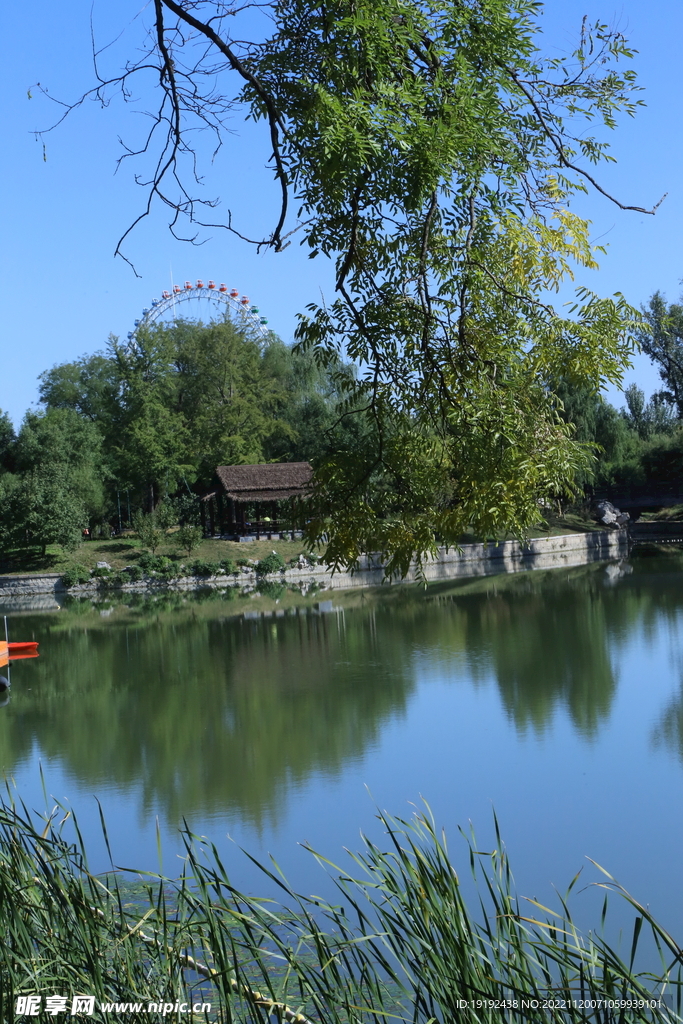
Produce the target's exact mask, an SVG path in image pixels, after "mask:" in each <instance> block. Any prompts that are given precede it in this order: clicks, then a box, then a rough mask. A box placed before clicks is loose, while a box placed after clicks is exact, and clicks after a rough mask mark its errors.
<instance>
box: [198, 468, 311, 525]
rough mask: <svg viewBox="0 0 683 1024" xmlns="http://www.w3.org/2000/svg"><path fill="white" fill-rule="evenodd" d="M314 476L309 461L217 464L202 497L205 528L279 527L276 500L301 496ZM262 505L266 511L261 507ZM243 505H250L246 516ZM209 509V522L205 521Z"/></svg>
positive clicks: (286, 499)
mask: <svg viewBox="0 0 683 1024" xmlns="http://www.w3.org/2000/svg"><path fill="white" fill-rule="evenodd" d="M312 477H313V470H312V468H311V464H310V463H309V462H271V463H266V464H263V465H256V466H217V467H216V471H215V473H214V477H213V481H212V484H211V490H210V491H209V492H208V494H205V495H204V496H203V497H202V506H203V509H205V510H206V512H205V516H204V525H205V529H206V528H207V526H208V528H209V531H210V532H211V534H213V533H215V532H216V527H218V532H219V533H221V534H226V533H227V534H236V535H238V536H243V535H244V534H246V533H249V532H255V533H256V534H257V535H259V534H260V533H264V532H270V531H271V529H275V530H277V529H278V526H277V525H276V521H277V520H278V515H277V508H276V505H275V502H281V501H288V500H289V499H293V498H300V497H303V496H304V495H305V494H306V492H307V490H308V487H309V484H310V482H311V479H312ZM264 505H265V513H268V514H267V515H266V514H264V508H263V506H264ZM246 506H250V507H252V509H253V512H252V513H251V515H250V517H249V519H247V517H246V516H245V511H246ZM206 513H208V519H209V524H207V523H206Z"/></svg>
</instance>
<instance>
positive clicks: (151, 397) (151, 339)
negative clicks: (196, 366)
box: [111, 329, 192, 513]
mask: <svg viewBox="0 0 683 1024" xmlns="http://www.w3.org/2000/svg"><path fill="white" fill-rule="evenodd" d="M111 352H112V357H113V358H114V360H115V361H116V369H117V373H118V379H119V382H120V386H119V399H118V402H119V408H118V415H117V439H116V442H115V443H114V453H115V459H116V472H117V477H118V479H119V480H121V481H124V482H125V483H126V484H127V485H128V484H130V485H133V486H135V487H137V488H138V489H139V491H141V492H142V494H143V496H144V502H145V504H146V506H147V510H148V512H150V513H152V512H153V511H154V508H155V506H156V504H157V502H158V501H159V500H160V498H161V497H163V495H165V494H168V493H171V492H173V491H175V489H176V487H177V484H178V482H179V481H180V480H182V477H183V475H184V473H186V472H188V471H190V470H191V468H192V467H191V465H190V464H189V463H188V460H187V425H186V421H185V419H184V417H183V415H182V413H181V411H180V410H179V408H178V392H177V381H176V375H175V372H174V367H173V357H174V355H175V352H174V348H173V342H172V339H171V338H170V337H169V335H168V332H166V331H164V330H163V329H162V330H155V329H151V330H147V331H140V332H139V333H138V337H137V344H136V346H135V347H130V346H124V345H121V344H119V343H118V341H117V339H115V338H112V339H111Z"/></svg>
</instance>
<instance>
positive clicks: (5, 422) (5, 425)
mask: <svg viewBox="0 0 683 1024" xmlns="http://www.w3.org/2000/svg"><path fill="white" fill-rule="evenodd" d="M16 440H17V439H16V435H15V433H14V427H13V426H12V421H11V419H10V418H9V416H8V415H7V413H6V412H3V411H2V409H0V473H3V472H8V471H11V470H12V469H13V468H14V455H15V453H14V449H15V445H16Z"/></svg>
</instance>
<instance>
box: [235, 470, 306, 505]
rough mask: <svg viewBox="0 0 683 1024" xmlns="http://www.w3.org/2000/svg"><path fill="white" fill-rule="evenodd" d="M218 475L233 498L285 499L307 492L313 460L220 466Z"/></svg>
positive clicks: (255, 499)
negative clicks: (311, 461)
mask: <svg viewBox="0 0 683 1024" xmlns="http://www.w3.org/2000/svg"><path fill="white" fill-rule="evenodd" d="M216 476H217V477H218V480H219V481H220V483H221V484H222V486H223V491H224V493H225V495H226V497H228V498H232V500H233V501H249V502H253V501H282V500H283V499H285V498H297V497H300V496H301V495H302V494H304V493H305V492H306V488H307V486H308V484H309V483H310V482H311V477H312V476H313V470H312V469H311V464H310V462H271V463H268V464H266V465H262V466H217V467H216Z"/></svg>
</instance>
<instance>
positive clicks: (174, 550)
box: [0, 512, 601, 575]
mask: <svg viewBox="0 0 683 1024" xmlns="http://www.w3.org/2000/svg"><path fill="white" fill-rule="evenodd" d="M597 529H601V527H600V526H598V524H596V523H595V522H593V520H591V519H589V518H588V517H587V516H586V515H584V514H583V513H580V512H567V513H566V514H565V515H563V516H555V515H548V516H547V517H546V519H545V520H544V521H543V522H542V523H539V524H538V526H536V527H534V528H533V529H531V530H530V531H529V537H530V538H535V537H548V536H551V537H555V536H559V535H561V534H565V533H588V532H590V531H592V530H597ZM498 539H499V540H505V539H507V538H506V537H502V536H501V537H500V538H498ZM481 540H482V538H481V537H478V536H476V535H475V534H464V535H463V536H462V538H461V543H463V544H467V543H473V542H476V541H481ZM144 550H145V549H144V547H143V546H142V544H141V543H140V541H139V540H138V539H137V537H136V536H135V534H133V533H128V534H124V535H123V536H121V537H115V538H112V539H111V540H92V541H86V542H84V543H83V544H81V545H80V546H79V547H78V548H77V549H76V551H74V552H72V553H68V552H65V551H64V550H63V549H62V548H61V547H60V546H59V545H57V544H52V545H49V546H48V548H47V551H46V552H45V554H43V553H42V549H41V548H37V547H36V548H15V549H13V550H10V551H6V552H4V553H3V554H0V575H15V574H22V573H43V572H58V573H62V572H65V571H66V570H67V569H68V568H69V567H70V566H72V565H75V564H77V565H81V566H83V567H84V568H86V569H94V568H95V566H96V565H97V563H98V562H101V561H104V562H108V563H109V565H110V566H111V567H112V569H114V570H120V569H123V568H124V567H125V566H127V565H137V563H138V561H139V559H140V556H141V555H142V554H143V552H144ZM304 550H305V548H304V544H303V542H302V541H301V540H294V541H291V540H268V539H263V540H254V541H249V542H243V543H238V542H235V541H229V540H216V539H213V538H212V539H206V540H202V541H201V542H200V544H199V546H198V547H197V548H196V549H195V550H194V551H193V552H192V555H191V556H188V555H187V553H186V552H183V551H181V550H179V548H178V545H177V544H176V543H175V542H174V540H173V533H169V534H168V536H167V537H166V538H165V539H164V541H163V543H162V544H160V545H159V548H158V549H157V554H160V555H164V556H166V557H168V558H171V559H172V560H173V561H174V562H177V563H178V564H180V563H187V562H190V561H195V560H201V561H205V562H221V561H223V560H224V559H231V560H232V561H233V562H235V563H238V562H239V560H240V559H251V560H253V561H255V562H258V561H260V560H261V559H262V558H265V557H266V556H267V555H269V554H270V553H271V552H272V551H276V552H277V553H278V554H279V555H280V556H281V558H282V559H283V561H285V562H289V561H290V559H292V558H296V557H297V556H298V555H299V554H300V553H302V552H303V551H304ZM320 553H321V554H322V551H321V552H320Z"/></svg>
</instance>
